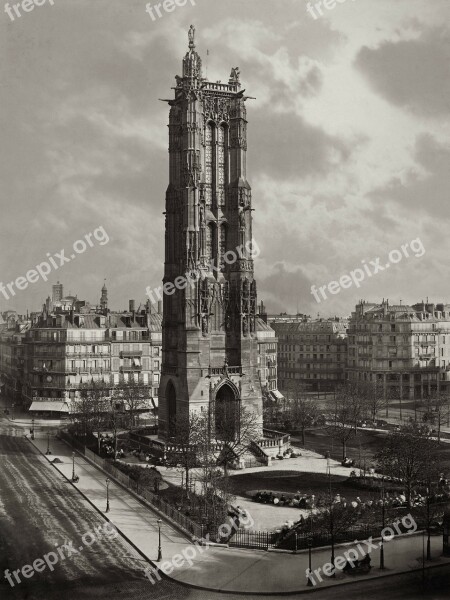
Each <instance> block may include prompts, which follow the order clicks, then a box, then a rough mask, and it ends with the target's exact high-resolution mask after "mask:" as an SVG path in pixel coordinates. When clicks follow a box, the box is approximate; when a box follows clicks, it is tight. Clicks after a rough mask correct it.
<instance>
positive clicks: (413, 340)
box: [347, 300, 450, 399]
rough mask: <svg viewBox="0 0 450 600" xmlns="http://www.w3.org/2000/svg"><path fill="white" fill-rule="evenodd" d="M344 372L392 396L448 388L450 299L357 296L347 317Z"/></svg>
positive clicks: (418, 396)
mask: <svg viewBox="0 0 450 600" xmlns="http://www.w3.org/2000/svg"><path fill="white" fill-rule="evenodd" d="M347 375H348V378H349V379H353V380H364V381H378V382H380V383H382V384H383V388H384V390H385V393H386V394H388V395H389V397H393V398H406V399H421V398H424V397H427V396H429V395H430V394H432V393H433V392H435V391H437V390H446V389H449V390H450V387H449V386H450V305H449V304H431V303H428V302H426V303H425V302H420V303H418V304H414V305H412V306H408V305H402V304H397V305H390V304H389V301H388V300H384V301H383V302H382V303H381V304H374V303H368V302H364V301H361V302H360V303H359V304H357V305H356V308H355V311H354V312H353V313H352V315H351V318H350V321H349V331H348V366H347Z"/></svg>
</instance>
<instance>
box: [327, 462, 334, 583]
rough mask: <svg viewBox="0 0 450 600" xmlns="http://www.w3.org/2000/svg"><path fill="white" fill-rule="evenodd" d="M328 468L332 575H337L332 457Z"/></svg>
mask: <svg viewBox="0 0 450 600" xmlns="http://www.w3.org/2000/svg"><path fill="white" fill-rule="evenodd" d="M327 469H328V490H329V494H330V534H331V564H332V565H333V574H332V575H331V577H336V568H335V566H334V514H333V496H332V494H331V463H330V458H329V457H328V459H327Z"/></svg>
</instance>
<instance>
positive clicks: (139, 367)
mask: <svg viewBox="0 0 450 600" xmlns="http://www.w3.org/2000/svg"><path fill="white" fill-rule="evenodd" d="M139 371H142V365H128V366H122V367H120V372H121V373H130V372H134V373H138V372H139Z"/></svg>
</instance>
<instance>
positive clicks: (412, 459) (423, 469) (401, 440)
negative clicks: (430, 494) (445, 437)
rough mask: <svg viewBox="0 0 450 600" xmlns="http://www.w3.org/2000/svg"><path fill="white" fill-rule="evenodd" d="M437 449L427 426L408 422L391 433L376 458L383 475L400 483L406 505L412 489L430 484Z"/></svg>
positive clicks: (435, 470)
mask: <svg viewBox="0 0 450 600" xmlns="http://www.w3.org/2000/svg"><path fill="white" fill-rule="evenodd" d="M437 448H438V445H437V443H436V442H435V441H434V440H432V438H431V434H430V430H429V428H428V427H427V426H426V425H421V424H419V423H416V422H414V421H411V422H410V423H409V424H408V425H403V426H402V427H401V428H400V430H399V431H391V432H390V433H389V434H388V436H387V438H386V442H385V444H384V446H383V448H382V449H381V450H380V452H378V453H377V454H376V455H375V460H376V461H377V462H378V465H379V468H380V469H381V470H382V472H383V474H385V475H389V476H391V477H395V478H397V479H400V480H401V481H402V482H403V483H404V485H405V489H406V499H407V502H408V505H410V503H411V494H412V490H413V488H414V486H416V485H418V484H419V483H420V482H422V483H423V482H429V481H432V480H434V479H436V478H437V476H438V473H439V456H438V453H437Z"/></svg>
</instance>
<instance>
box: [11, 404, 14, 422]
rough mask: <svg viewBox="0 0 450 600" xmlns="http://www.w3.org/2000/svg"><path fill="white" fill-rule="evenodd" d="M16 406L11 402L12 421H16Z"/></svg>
mask: <svg viewBox="0 0 450 600" xmlns="http://www.w3.org/2000/svg"><path fill="white" fill-rule="evenodd" d="M14 406H15V404H11V421H14Z"/></svg>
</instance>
